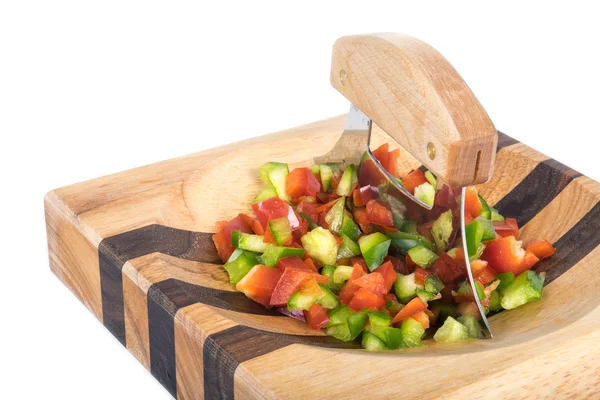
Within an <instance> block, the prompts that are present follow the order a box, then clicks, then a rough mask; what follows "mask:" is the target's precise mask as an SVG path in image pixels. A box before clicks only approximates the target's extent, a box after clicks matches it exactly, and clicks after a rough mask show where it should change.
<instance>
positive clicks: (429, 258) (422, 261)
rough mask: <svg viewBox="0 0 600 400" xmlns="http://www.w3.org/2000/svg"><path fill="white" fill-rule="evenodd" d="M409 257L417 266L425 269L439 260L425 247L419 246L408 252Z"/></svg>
mask: <svg viewBox="0 0 600 400" xmlns="http://www.w3.org/2000/svg"><path fill="white" fill-rule="evenodd" d="M408 255H409V256H410V259H411V260H413V261H414V263H415V264H417V265H418V266H420V267H423V268H427V267H429V266H430V265H431V264H432V263H433V262H434V261H435V260H436V259H437V258H438V256H437V255H436V254H435V253H434V252H433V251H431V250H429V249H428V248H427V247H425V246H423V245H418V246H415V247H413V248H412V249H410V250H408Z"/></svg>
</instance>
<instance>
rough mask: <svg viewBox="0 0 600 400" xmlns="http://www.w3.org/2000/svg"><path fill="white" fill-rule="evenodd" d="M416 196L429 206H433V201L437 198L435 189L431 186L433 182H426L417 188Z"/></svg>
mask: <svg viewBox="0 0 600 400" xmlns="http://www.w3.org/2000/svg"><path fill="white" fill-rule="evenodd" d="M415 197H416V198H417V199H418V200H421V201H422V202H423V203H425V204H427V205H428V206H432V207H433V201H434V199H435V189H434V188H433V186H431V183H429V182H425V183H423V184H421V185H419V186H417V187H416V188H415Z"/></svg>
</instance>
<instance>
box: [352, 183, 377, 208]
mask: <svg viewBox="0 0 600 400" xmlns="http://www.w3.org/2000/svg"><path fill="white" fill-rule="evenodd" d="M352 196H353V200H354V205H355V206H356V207H364V206H366V205H367V203H368V202H369V201H371V200H377V199H379V188H378V187H377V186H372V185H366V186H362V187H360V188H357V189H356V190H354V192H352Z"/></svg>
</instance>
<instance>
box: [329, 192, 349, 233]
mask: <svg viewBox="0 0 600 400" xmlns="http://www.w3.org/2000/svg"><path fill="white" fill-rule="evenodd" d="M345 204H346V198H345V197H343V196H342V197H340V198H339V199H338V200H337V201H336V203H335V204H334V205H333V207H331V208H330V209H329V211H328V212H327V214H325V222H327V226H328V227H329V230H330V231H332V232H335V233H340V231H341V229H342V222H343V219H344V206H345Z"/></svg>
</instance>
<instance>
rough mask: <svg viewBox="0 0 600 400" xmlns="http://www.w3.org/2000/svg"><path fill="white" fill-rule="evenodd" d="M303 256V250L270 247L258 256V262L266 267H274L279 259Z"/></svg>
mask: <svg viewBox="0 0 600 400" xmlns="http://www.w3.org/2000/svg"><path fill="white" fill-rule="evenodd" d="M303 255H304V249H298V248H296V247H283V246H273V245H270V246H269V247H267V248H266V249H265V251H264V253H263V254H262V255H261V256H258V261H259V262H260V263H261V264H262V265H266V266H267V267H275V266H276V265H277V261H279V259H280V258H284V257H302V256H303Z"/></svg>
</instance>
